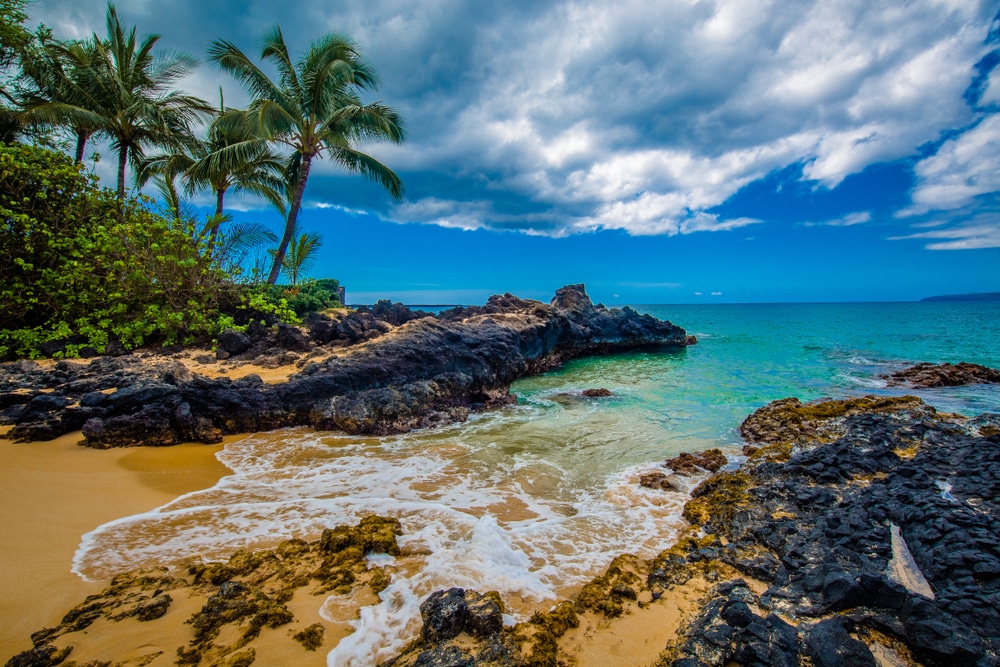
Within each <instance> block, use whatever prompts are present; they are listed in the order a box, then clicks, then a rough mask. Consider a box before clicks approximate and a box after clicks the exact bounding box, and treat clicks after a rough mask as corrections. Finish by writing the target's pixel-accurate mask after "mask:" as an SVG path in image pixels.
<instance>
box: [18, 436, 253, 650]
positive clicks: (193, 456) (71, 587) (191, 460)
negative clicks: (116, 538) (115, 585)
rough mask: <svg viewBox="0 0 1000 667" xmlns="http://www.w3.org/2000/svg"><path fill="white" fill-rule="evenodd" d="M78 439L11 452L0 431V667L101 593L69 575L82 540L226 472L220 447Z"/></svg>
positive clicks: (29, 445)
mask: <svg viewBox="0 0 1000 667" xmlns="http://www.w3.org/2000/svg"><path fill="white" fill-rule="evenodd" d="M81 437H82V436H81V435H80V434H79V433H71V434H68V435H65V436H63V437H61V438H58V439H56V440H53V441H51V442H35V443H17V444H15V443H12V442H10V441H9V440H6V439H3V437H2V433H0V535H2V536H3V539H2V540H0V662H6V661H7V659H8V658H10V657H11V656H12V655H14V654H15V653H18V652H19V651H23V650H26V649H30V648H31V639H30V635H31V633H32V632H35V631H37V630H40V629H42V628H43V627H51V626H54V625H56V624H57V623H58V622H59V620H60V619H61V618H62V616H63V614H65V613H66V612H67V611H68V610H69V609H70V608H72V607H73V606H75V605H77V604H79V603H80V602H82V601H83V599H84V598H85V597H86V596H87V595H90V594H93V593H96V592H98V591H100V590H101V589H102V588H103V586H104V585H105V583H106V582H85V581H83V580H82V579H81V578H80V577H78V576H77V575H75V574H73V572H71V570H70V568H71V566H72V562H73V555H74V553H75V552H76V548H77V547H78V546H79V544H80V537H81V536H82V535H83V534H84V533H87V532H89V531H91V530H93V529H94V528H96V527H97V526H99V525H101V524H103V523H105V522H107V521H111V520H113V519H117V518H120V517H124V516H129V515H132V514H136V513H139V512H146V511H149V510H151V509H154V508H156V507H158V506H160V505H163V504H165V503H167V502H169V501H170V500H173V499H174V498H176V497H177V496H179V495H181V494H184V493H187V492H190V491H195V490H198V489H203V488H207V487H210V486H212V485H213V484H215V482H216V481H217V480H218V479H219V478H220V477H222V476H223V475H225V474H227V473H228V472H229V470H228V469H227V468H226V467H225V466H223V465H222V464H221V463H219V462H218V461H217V460H216V458H215V454H216V452H218V451H219V450H220V449H221V448H222V447H223V445H176V446H173V447H163V448H151V447H144V448H129V449H114V450H94V449H88V448H85V447H79V446H77V444H76V443H77V442H79V441H80V440H81ZM239 437H243V436H236V437H233V438H229V439H228V440H234V439H238V438H239Z"/></svg>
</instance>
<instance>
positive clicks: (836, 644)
mask: <svg viewBox="0 0 1000 667" xmlns="http://www.w3.org/2000/svg"><path fill="white" fill-rule="evenodd" d="M808 653H809V657H810V658H812V661H813V665H814V666H815V667H876V663H875V657H874V656H873V655H872V652H871V651H870V650H868V647H867V646H866V645H865V643H864V642H861V641H858V640H857V639H854V638H853V637H851V635H850V632H849V630H848V627H847V624H846V623H845V619H843V618H842V617H839V616H835V617H833V618H829V619H827V620H825V621H820V622H819V623H817V624H816V625H815V626H813V628H812V629H811V630H810V631H809V640H808Z"/></svg>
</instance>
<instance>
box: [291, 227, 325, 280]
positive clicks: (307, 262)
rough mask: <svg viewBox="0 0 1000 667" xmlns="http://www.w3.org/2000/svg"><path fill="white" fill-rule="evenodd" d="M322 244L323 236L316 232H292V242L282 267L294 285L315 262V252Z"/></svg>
mask: <svg viewBox="0 0 1000 667" xmlns="http://www.w3.org/2000/svg"><path fill="white" fill-rule="evenodd" d="M321 245H323V237H322V236H320V235H319V234H317V233H316V232H302V233H301V234H297V235H296V232H293V236H292V242H291V243H290V244H289V245H288V252H287V253H286V254H285V259H284V260H283V262H282V269H284V271H285V275H286V276H287V277H288V279H289V281H291V283H292V287H295V285H296V283H298V282H299V277H300V276H302V275H303V274H305V273H306V272H307V271H309V269H311V268H312V265H313V264H314V263H315V262H316V253H318V252H319V248H320V246H321Z"/></svg>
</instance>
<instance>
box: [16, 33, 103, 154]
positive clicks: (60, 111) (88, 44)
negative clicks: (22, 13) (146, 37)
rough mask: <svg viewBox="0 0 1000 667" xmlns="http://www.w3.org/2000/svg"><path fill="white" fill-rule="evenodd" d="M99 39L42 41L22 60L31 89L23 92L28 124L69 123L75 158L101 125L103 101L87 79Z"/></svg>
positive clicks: (24, 117)
mask: <svg viewBox="0 0 1000 667" xmlns="http://www.w3.org/2000/svg"><path fill="white" fill-rule="evenodd" d="M97 56H98V49H97V40H84V41H78V42H67V43H63V42H58V41H43V42H42V43H41V44H40V46H39V47H38V48H35V49H33V50H32V52H31V53H29V54H28V56H27V57H25V58H24V59H23V61H22V64H21V68H22V72H23V77H24V79H26V80H27V82H29V85H30V89H29V90H28V91H27V92H26V93H25V94H24V95H23V99H22V101H21V107H22V108H23V109H24V112H23V113H22V115H21V118H22V122H24V123H25V124H28V125H31V124H41V125H49V126H58V125H63V126H68V127H69V128H70V129H71V130H72V132H73V134H75V135H76V162H77V163H78V164H79V163H80V162H83V155H84V152H85V150H86V147H87V142H88V141H89V140H90V138H91V137H92V136H93V135H94V134H95V133H97V132H99V131H100V130H101V128H102V124H103V123H102V118H101V116H100V109H101V107H102V103H101V102H100V101H99V100H97V99H95V98H94V93H95V92H97V91H95V90H90V89H89V86H88V84H87V82H88V81H89V80H90V78H91V77H92V76H93V74H92V72H91V68H93V67H95V66H96V64H97Z"/></svg>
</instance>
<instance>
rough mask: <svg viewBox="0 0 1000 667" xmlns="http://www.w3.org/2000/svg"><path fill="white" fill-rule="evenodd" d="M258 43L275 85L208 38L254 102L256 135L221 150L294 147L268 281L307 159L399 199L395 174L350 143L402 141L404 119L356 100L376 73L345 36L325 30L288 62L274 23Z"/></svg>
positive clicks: (294, 214) (277, 264)
mask: <svg viewBox="0 0 1000 667" xmlns="http://www.w3.org/2000/svg"><path fill="white" fill-rule="evenodd" d="M262 45H263V48H262V50H261V59H262V60H266V61H270V62H271V63H272V64H273V65H274V66H275V67H276V68H277V70H278V74H279V78H278V81H277V82H274V81H272V80H271V78H270V77H268V76H267V74H265V73H264V72H263V71H262V70H261V69H260V68H259V67H258V66H257V65H256V64H254V63H253V62H252V61H251V60H250V58H248V57H247V56H246V55H245V54H244V53H243V52H242V51H240V50H239V48H237V47H236V46H235V45H234V44H233V43H232V42H229V41H226V40H216V41H214V42H212V45H211V47H209V57H210V59H211V60H213V61H214V62H216V63H217V64H218V65H219V67H221V68H222V69H223V70H225V71H227V72H229V73H230V74H232V75H233V76H234V77H235V78H236V79H237V80H239V81H240V82H241V83H242V84H243V86H244V87H245V88H246V89H247V91H248V92H249V93H250V95H251V97H252V98H253V102H252V103H251V105H250V108H249V111H250V112H251V116H249V120H250V122H251V123H252V125H253V129H254V131H255V132H256V134H257V135H258V136H259V137H260V139H257V140H250V141H245V142H240V143H238V144H234V145H232V146H229V147H227V148H226V149H224V150H223V151H221V152H220V153H225V154H228V153H232V154H234V155H236V156H240V155H243V154H244V153H245V151H248V150H251V147H252V146H253V145H254V144H255V143H256V142H258V141H261V140H263V141H269V142H276V143H280V144H284V145H286V146H288V147H290V148H291V149H292V151H293V153H292V156H291V159H290V161H289V165H288V170H287V173H288V177H289V178H290V179H291V180H290V182H292V183H294V184H295V187H294V189H293V191H292V196H291V198H290V202H289V203H290V206H289V210H288V217H287V218H286V220H285V230H284V234H283V235H282V237H281V242H280V243H279V244H278V249H277V252H276V253H275V257H274V264H273V265H272V266H271V272H270V274H269V275H268V282H269V283H271V284H274V283H275V282H277V279H278V273H279V272H280V271H281V267H282V266H283V262H284V259H285V253H286V252H287V249H288V244H289V243H290V242H291V239H292V235H293V233H294V230H295V223H296V220H297V219H298V214H299V210H300V209H301V207H302V196H303V193H304V192H305V188H306V183H307V181H308V180H309V171H310V169H311V167H312V161H313V160H314V159H317V158H321V157H322V156H323V155H324V153H325V154H326V155H327V156H328V157H329V158H330V159H331V160H333V161H334V162H335V163H337V164H339V165H340V166H342V167H344V168H345V169H347V170H348V171H350V172H353V173H358V174H361V175H362V176H365V177H366V178H369V179H371V180H374V181H376V182H377V183H380V184H381V185H382V186H383V187H385V189H386V190H387V191H388V192H389V194H390V195H391V196H392V197H393V198H395V199H397V200H398V199H400V198H402V196H403V185H402V182H401V181H400V179H399V177H398V176H397V175H396V174H395V173H394V172H393V171H392V170H391V169H389V168H388V167H387V166H385V165H384V164H382V163H381V162H379V161H378V160H376V159H375V158H373V157H371V156H370V155H367V154H365V153H363V152H361V151H359V150H357V149H356V148H355V147H354V144H355V143H356V142H358V141H365V140H380V139H381V140H388V141H392V142H394V143H401V142H402V141H403V140H404V138H405V130H404V128H403V119H402V118H401V117H400V116H399V114H398V113H396V111H394V110H393V109H391V108H390V107H387V106H384V105H382V104H380V103H377V102H375V103H370V104H362V102H361V97H360V92H361V91H363V90H375V89H376V88H377V86H378V73H377V72H376V71H375V69H374V68H373V67H372V66H371V65H370V64H369V63H368V62H367V61H366V60H365V59H364V58H363V57H362V56H361V53H360V51H359V50H358V47H357V46H356V45H355V44H354V43H353V42H351V41H350V40H349V39H347V38H346V37H343V36H340V35H333V34H331V35H325V36H324V37H321V38H320V39H319V40H317V41H315V42H313V43H312V45H310V47H309V50H308V51H307V52H306V54H305V55H304V56H303V57H302V58H300V59H299V60H298V61H297V62H294V63H293V62H292V59H291V57H290V56H289V54H288V47H287V46H286V45H285V39H284V37H283V35H282V34H281V28H280V27H278V26H275V27H274V28H272V29H271V30H270V31H269V32H267V33H265V35H264V36H263V39H262Z"/></svg>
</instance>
